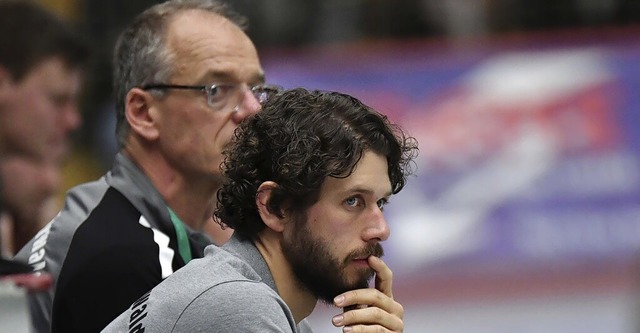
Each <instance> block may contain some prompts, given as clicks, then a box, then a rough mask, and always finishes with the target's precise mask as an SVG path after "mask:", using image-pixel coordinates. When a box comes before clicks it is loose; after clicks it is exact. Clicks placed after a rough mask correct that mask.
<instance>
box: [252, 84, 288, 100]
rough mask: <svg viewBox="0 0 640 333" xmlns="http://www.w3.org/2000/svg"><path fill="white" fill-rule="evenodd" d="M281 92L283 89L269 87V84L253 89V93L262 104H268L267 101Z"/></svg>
mask: <svg viewBox="0 0 640 333" xmlns="http://www.w3.org/2000/svg"><path fill="white" fill-rule="evenodd" d="M281 90H282V88H280V87H278V86H273V85H267V84H261V85H258V86H255V87H253V88H252V89H251V91H252V92H253V95H254V96H255V97H256V99H257V100H258V102H260V104H264V103H265V102H267V100H269V98H271V97H272V96H274V95H276V94H277V93H278V92H280V91H281Z"/></svg>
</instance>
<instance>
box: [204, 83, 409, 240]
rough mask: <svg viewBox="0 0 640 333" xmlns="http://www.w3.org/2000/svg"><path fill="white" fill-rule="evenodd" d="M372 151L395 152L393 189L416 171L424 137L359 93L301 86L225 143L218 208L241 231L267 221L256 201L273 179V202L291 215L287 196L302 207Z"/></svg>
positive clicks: (249, 234) (293, 206)
mask: <svg viewBox="0 0 640 333" xmlns="http://www.w3.org/2000/svg"><path fill="white" fill-rule="evenodd" d="M365 151H373V152H375V153H378V154H381V155H384V156H386V157H387V161H388V169H389V179H390V181H391V188H392V193H393V194H395V193H398V192H399V191H400V190H401V189H402V188H403V187H404V185H405V182H406V180H407V176H408V175H410V174H411V173H412V172H413V165H414V163H413V160H414V158H415V157H416V156H417V153H418V147H417V141H416V140H415V139H414V138H413V137H410V136H406V135H405V134H404V132H403V131H402V129H401V128H400V127H399V126H398V125H395V124H392V123H391V122H390V121H389V119H388V118H387V117H386V116H385V115H382V114H380V113H378V112H377V111H375V110H373V109H372V108H370V107H368V106H366V105H364V104H363V103H362V102H360V101H359V100H358V99H356V98H354V97H352V96H349V95H346V94H342V93H338V92H327V91H308V90H306V89H302V88H297V89H292V90H287V91H284V92H283V93H280V94H278V95H276V96H274V97H272V98H271V99H270V100H269V101H267V102H266V104H265V105H264V107H263V110H262V111H260V112H258V113H257V114H256V115H255V116H253V117H251V118H249V119H247V120H246V121H245V122H243V123H242V124H241V125H240V126H239V127H238V129H236V131H235V135H234V140H233V142H232V144H231V146H230V147H229V149H228V150H226V151H225V160H224V162H223V165H222V167H223V170H224V171H223V172H224V175H225V176H226V178H225V183H224V185H223V186H222V188H221V189H220V190H219V191H218V194H217V196H218V207H217V209H216V212H215V216H216V217H217V218H218V219H219V221H220V222H221V223H222V224H223V225H227V226H229V227H231V228H233V229H235V233H236V234H237V235H238V236H240V237H241V238H245V239H255V238H256V236H257V234H258V233H259V232H260V231H262V230H263V228H264V227H265V225H264V223H263V222H262V220H261V218H260V216H259V215H258V210H257V207H256V203H255V196H256V192H257V190H258V187H259V186H260V184H262V183H263V182H265V181H273V182H276V183H277V184H278V187H277V188H276V189H275V190H274V191H273V192H272V194H271V199H270V200H269V202H268V205H267V206H268V209H269V210H270V211H271V212H273V213H275V214H277V215H278V216H281V217H282V216H283V214H282V213H283V204H285V203H286V204H287V206H288V207H290V209H289V210H290V212H291V213H294V214H298V213H301V212H304V211H306V209H307V208H308V207H309V206H311V205H312V204H313V203H315V202H316V201H317V200H318V198H319V193H320V187H321V185H322V183H323V182H324V180H325V178H327V177H336V178H343V177H348V176H349V175H350V174H351V173H352V172H353V170H354V168H355V166H356V164H357V163H358V161H359V160H360V159H361V158H362V156H363V154H364V152H365Z"/></svg>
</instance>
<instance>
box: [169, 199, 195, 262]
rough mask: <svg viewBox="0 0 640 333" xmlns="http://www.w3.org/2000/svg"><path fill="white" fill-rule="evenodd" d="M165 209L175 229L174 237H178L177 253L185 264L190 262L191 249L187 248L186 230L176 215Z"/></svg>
mask: <svg viewBox="0 0 640 333" xmlns="http://www.w3.org/2000/svg"><path fill="white" fill-rule="evenodd" d="M167 209H168V210H169V215H170V216H171V222H173V228H174V229H176V236H178V251H179V252H180V256H181V257H182V260H184V263H185V264H186V263H188V262H189V261H190V260H191V247H190V246H189V238H188V237H187V229H185V227H184V223H182V221H181V220H180V218H179V217H178V215H176V213H175V212H174V211H173V210H172V209H171V208H169V207H167Z"/></svg>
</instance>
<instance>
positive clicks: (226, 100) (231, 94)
mask: <svg viewBox="0 0 640 333" xmlns="http://www.w3.org/2000/svg"><path fill="white" fill-rule="evenodd" d="M244 86H245V84H243V83H238V84H227V83H225V84H212V85H208V86H189V85H181V84H163V83H158V84H147V85H144V86H142V87H140V88H141V89H142V90H165V89H187V90H201V91H204V92H206V93H207V104H209V106H211V107H212V108H215V109H217V110H233V109H236V108H237V107H238V106H239V105H240V104H241V103H242V99H243V97H244V94H243V93H242V92H243V91H242V89H243V87H244ZM249 90H250V91H251V93H252V94H253V96H254V97H255V98H256V100H258V102H259V103H260V105H262V104H264V103H265V102H266V101H267V100H268V99H269V98H271V97H272V96H273V95H276V94H277V93H279V92H281V91H282V87H280V86H277V85H272V84H266V83H261V84H257V85H255V86H253V87H249Z"/></svg>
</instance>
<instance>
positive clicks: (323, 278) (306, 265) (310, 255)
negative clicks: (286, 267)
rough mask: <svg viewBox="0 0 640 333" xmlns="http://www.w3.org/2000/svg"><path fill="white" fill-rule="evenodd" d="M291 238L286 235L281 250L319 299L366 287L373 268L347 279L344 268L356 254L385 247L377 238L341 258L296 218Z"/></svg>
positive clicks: (330, 301) (327, 299)
mask: <svg viewBox="0 0 640 333" xmlns="http://www.w3.org/2000/svg"><path fill="white" fill-rule="evenodd" d="M295 223H296V224H295V226H294V228H295V230H294V231H293V233H292V239H291V240H288V239H283V240H282V241H281V242H280V243H281V247H282V252H283V254H284V256H285V258H286V259H287V260H288V261H289V264H290V265H291V268H292V270H293V273H294V274H295V276H296V278H297V279H298V281H299V282H300V284H301V285H302V287H304V288H306V289H307V290H309V291H310V292H311V293H313V295H314V296H315V297H316V298H318V299H319V300H321V301H323V302H325V303H327V304H333V299H334V298H335V297H336V296H338V295H340V294H342V293H344V292H346V291H349V290H355V289H362V288H367V287H368V286H369V280H370V279H371V278H372V277H373V274H374V271H373V269H371V268H366V269H360V270H359V272H358V278H357V279H356V281H353V282H349V281H347V280H346V276H345V270H346V268H347V266H348V265H349V263H350V262H351V261H352V260H353V259H355V258H364V257H368V256H370V255H374V256H376V257H382V256H383V255H384V250H383V249H382V246H381V245H380V244H379V243H378V242H375V243H374V242H372V243H369V244H368V245H367V246H366V247H364V248H362V249H359V250H356V251H354V252H352V253H350V254H349V255H348V256H347V258H346V259H345V260H344V261H343V262H340V260H339V259H337V258H334V257H333V256H332V255H331V252H330V251H329V249H328V247H327V245H326V244H325V243H323V242H322V241H321V240H318V239H315V238H313V236H312V235H311V231H310V230H309V229H308V228H307V226H306V221H304V220H302V221H301V220H297V221H295Z"/></svg>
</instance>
